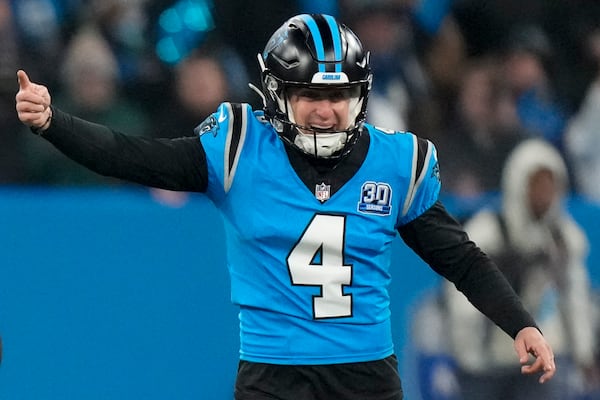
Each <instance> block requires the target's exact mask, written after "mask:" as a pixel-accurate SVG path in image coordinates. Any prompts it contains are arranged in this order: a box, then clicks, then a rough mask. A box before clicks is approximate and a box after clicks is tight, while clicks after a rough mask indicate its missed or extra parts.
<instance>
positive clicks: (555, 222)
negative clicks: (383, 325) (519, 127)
mask: <svg viewBox="0 0 600 400" xmlns="http://www.w3.org/2000/svg"><path fill="white" fill-rule="evenodd" d="M502 179H503V180H502V190H503V192H502V195H503V197H502V200H503V201H502V206H501V211H499V212H494V211H491V210H482V211H480V212H479V213H478V214H476V215H475V216H473V218H472V219H470V220H469V221H467V223H466V224H465V230H466V231H467V233H468V234H469V237H470V238H471V239H472V240H474V241H476V242H477V243H479V244H480V245H481V248H482V250H483V251H484V252H486V253H487V254H488V255H489V256H490V257H491V258H492V259H494V260H495V261H496V263H497V264H498V266H499V268H500V269H501V270H502V272H503V273H504V274H505V276H506V277H507V278H508V280H509V282H510V283H511V285H512V286H513V288H514V289H515V291H516V292H517V294H519V295H520V297H521V299H522V301H523V302H524V304H525V305H526V307H527V308H528V309H529V310H531V311H532V312H533V314H534V315H535V317H536V318H537V320H538V321H539V323H540V328H541V330H542V332H544V335H545V336H546V337H547V338H548V340H549V342H550V343H552V345H553V348H554V349H555V356H556V357H557V365H559V368H558V370H557V378H558V379H557V380H556V381H553V382H549V383H548V384H547V385H543V386H542V387H539V386H537V385H536V386H535V387H532V385H531V382H529V381H526V380H523V379H521V377H520V376H519V375H520V373H519V370H518V369H515V368H513V367H512V366H510V357H507V356H508V354H507V353H506V352H503V351H502V350H501V349H503V348H505V347H504V346H505V345H506V341H505V339H504V338H503V337H502V335H501V331H499V330H498V328H497V327H495V326H493V325H492V324H488V323H487V321H485V320H484V319H482V318H480V317H479V315H478V311H477V310H476V309H475V308H473V307H472V306H471V305H469V304H468V302H467V300H466V299H465V298H464V296H462V295H460V293H459V292H458V291H457V290H456V289H455V288H454V287H452V286H451V285H446V284H445V286H444V293H445V300H446V301H445V306H446V311H447V313H448V327H449V330H448V332H449V335H450V341H451V352H452V354H453V357H454V358H455V360H456V362H457V364H458V367H459V368H458V374H457V375H458V379H459V383H460V386H461V389H462V392H463V393H462V396H463V397H462V398H463V399H465V400H470V399H486V400H496V399H498V400H500V399H502V400H504V399H511V400H519V399H527V400H534V399H543V400H551V399H557V400H558V399H560V400H568V399H574V398H576V397H575V396H576V395H578V394H579V393H577V391H578V390H581V389H582V388H583V387H584V386H583V384H582V381H581V379H582V377H583V376H585V374H586V373H588V371H590V370H593V368H594V360H593V349H594V341H595V340H597V339H596V338H595V337H594V333H593V326H592V321H591V318H590V313H591V304H590V293H589V284H590V283H589V279H588V273H587V269H586V265H585V260H586V257H587V253H588V240H587V237H586V235H585V233H584V232H583V231H582V229H581V228H580V227H579V225H578V224H577V223H576V222H575V221H574V220H573V218H572V217H571V216H570V215H569V214H568V212H567V211H566V210H565V209H564V208H563V204H562V202H563V200H564V197H565V193H566V189H567V179H568V178H567V170H566V166H565V163H564V161H563V159H562V157H561V155H560V154H559V153H558V151H557V150H556V149H555V148H554V147H553V146H552V145H550V144H548V143H547V142H545V141H543V140H541V139H528V140H526V141H524V142H523V143H521V144H520V145H519V146H518V147H517V148H515V150H514V151H513V152H512V153H511V155H510V156H509V158H508V159H507V162H506V166H505V168H504V170H503V176H502ZM572 367H575V368H572ZM573 382H579V383H578V384H577V385H575V387H573Z"/></svg>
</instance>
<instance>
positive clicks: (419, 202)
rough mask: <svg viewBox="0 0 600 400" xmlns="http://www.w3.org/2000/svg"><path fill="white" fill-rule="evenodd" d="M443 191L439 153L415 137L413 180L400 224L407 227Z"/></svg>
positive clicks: (428, 142) (430, 205)
mask: <svg viewBox="0 0 600 400" xmlns="http://www.w3.org/2000/svg"><path fill="white" fill-rule="evenodd" d="M440 189H441V181H440V171H439V164H438V159H437V151H436V148H435V146H434V145H433V143H431V142H430V141H429V140H426V139H422V138H418V137H417V136H414V135H413V155H412V171H411V180H410V184H409V187H408V190H407V193H406V198H405V201H404V204H403V205H402V212H401V213H400V216H399V220H398V224H399V226H402V225H405V224H407V223H409V222H410V221H412V220H414V219H415V218H417V217H418V216H420V215H421V214H423V213H424V212H425V211H427V210H428V209H429V208H431V207H432V206H433V205H434V204H435V202H436V201H437V199H438V197H439V193H440Z"/></svg>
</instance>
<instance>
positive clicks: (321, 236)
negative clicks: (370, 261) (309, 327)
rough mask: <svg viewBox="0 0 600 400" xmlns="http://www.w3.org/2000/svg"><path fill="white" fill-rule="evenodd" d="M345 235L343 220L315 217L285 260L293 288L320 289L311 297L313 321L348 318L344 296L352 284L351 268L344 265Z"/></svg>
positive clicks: (349, 307)
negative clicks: (319, 291)
mask: <svg viewBox="0 0 600 400" xmlns="http://www.w3.org/2000/svg"><path fill="white" fill-rule="evenodd" d="M345 231H346V217H344V216H341V215H325V214H315V216H314V217H313V219H312V220H311V222H310V223H309V224H308V226H307V227H306V229H305V230H304V233H303V234H302V236H301V237H300V240H298V242H297V243H296V245H295V246H294V248H293V249H292V251H291V252H290V254H289V255H288V257H287V265H288V269H289V272H290V278H291V281H292V284H293V285H297V286H320V287H321V293H320V295H317V296H313V317H314V318H315V319H321V318H339V317H351V316H352V295H350V294H344V286H348V285H351V284H352V265H345V264H344V244H345V241H344V236H345ZM319 256H320V257H319Z"/></svg>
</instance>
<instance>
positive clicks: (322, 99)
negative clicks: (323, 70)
mask: <svg viewBox="0 0 600 400" xmlns="http://www.w3.org/2000/svg"><path fill="white" fill-rule="evenodd" d="M352 94H353V92H352V90H351V89H309V88H297V89H293V90H292V91H291V94H290V105H291V107H292V112H293V113H294V119H295V122H296V124H298V125H300V126H304V127H308V128H315V129H317V130H320V131H322V130H327V131H332V132H336V131H342V130H346V129H348V128H349V127H350V121H349V120H348V119H349V118H348V109H349V106H350V98H351V95H352ZM303 133H309V132H305V131H303Z"/></svg>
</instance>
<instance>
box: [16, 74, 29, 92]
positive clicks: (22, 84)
mask: <svg viewBox="0 0 600 400" xmlns="http://www.w3.org/2000/svg"><path fill="white" fill-rule="evenodd" d="M17 80H18V81H19V89H27V87H28V86H29V85H31V81H30V80H29V77H28V76H27V73H26V72H25V71H23V70H22V69H20V70H18V71H17Z"/></svg>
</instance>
